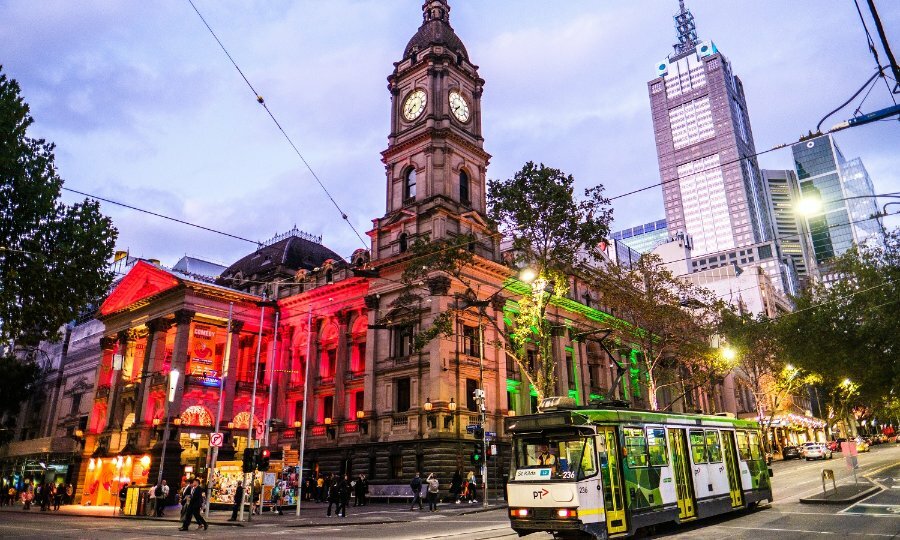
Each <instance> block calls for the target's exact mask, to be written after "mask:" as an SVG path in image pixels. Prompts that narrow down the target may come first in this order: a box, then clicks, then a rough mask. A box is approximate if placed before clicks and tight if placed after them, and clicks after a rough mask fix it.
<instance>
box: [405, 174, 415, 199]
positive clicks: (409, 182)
mask: <svg viewBox="0 0 900 540" xmlns="http://www.w3.org/2000/svg"><path fill="white" fill-rule="evenodd" d="M415 196H416V170H415V169H414V168H412V167H410V169H409V170H407V171H406V175H404V178H403V200H404V201H405V200H406V199H413V198H415Z"/></svg>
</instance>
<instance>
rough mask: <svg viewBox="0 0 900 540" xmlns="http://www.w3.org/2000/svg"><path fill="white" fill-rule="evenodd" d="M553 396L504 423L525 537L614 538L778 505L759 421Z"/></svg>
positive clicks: (519, 528)
mask: <svg viewBox="0 0 900 540" xmlns="http://www.w3.org/2000/svg"><path fill="white" fill-rule="evenodd" d="M619 405H623V406H615V405H602V404H601V405H599V406H597V407H593V406H591V407H576V406H575V402H574V400H572V399H571V398H567V397H562V398H547V399H545V400H544V401H543V402H542V403H541V407H540V408H539V410H540V411H541V412H540V413H538V414H533V415H525V416H515V417H510V418H507V419H505V427H506V432H507V433H508V434H510V435H512V463H511V465H510V472H509V482H508V484H507V501H508V505H509V519H510V523H511V527H512V529H513V530H514V531H516V532H517V533H518V534H519V536H524V535H527V534H530V533H533V532H538V531H545V532H550V533H553V534H554V536H556V537H562V538H568V537H595V538H616V537H624V536H632V535H634V534H635V532H637V531H638V529H641V528H648V527H652V526H653V525H656V524H659V523H664V522H670V521H674V522H677V523H682V522H686V521H692V520H695V519H700V518H706V517H709V516H714V515H717V514H723V513H726V512H732V511H735V510H739V509H742V508H748V507H754V506H756V505H757V504H758V503H759V502H761V501H763V500H766V501H769V502H771V501H772V486H771V483H770V480H769V477H770V476H771V474H772V472H771V469H769V468H768V465H767V463H766V458H765V452H764V451H763V448H762V445H761V442H762V441H761V434H760V428H759V424H758V423H757V422H755V421H750V420H741V419H735V418H731V417H728V416H718V415H700V414H679V413H663V412H659V411H643V410H633V409H628V408H626V407H624V404H619Z"/></svg>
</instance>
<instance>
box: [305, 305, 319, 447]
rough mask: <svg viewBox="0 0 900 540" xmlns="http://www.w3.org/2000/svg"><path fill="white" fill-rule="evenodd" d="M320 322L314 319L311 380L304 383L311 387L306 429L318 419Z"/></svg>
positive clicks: (308, 397)
mask: <svg viewBox="0 0 900 540" xmlns="http://www.w3.org/2000/svg"><path fill="white" fill-rule="evenodd" d="M319 320H320V319H319V318H317V317H313V319H312V326H311V327H310V329H309V339H310V344H308V345H307V347H308V348H307V351H308V352H309V354H308V356H307V358H306V361H307V362H311V363H310V364H309V378H308V379H306V380H304V382H303V383H304V384H308V385H309V391H308V392H306V398H307V399H308V400H309V403H308V404H307V405H306V418H304V419H303V425H304V429H306V427H305V426H312V425H313V423H314V422H315V418H316V406H317V404H316V387H317V385H316V381H317V380H318V378H319V360H318V359H319V332H318V331H317V329H318V328H319ZM304 373H305V371H304Z"/></svg>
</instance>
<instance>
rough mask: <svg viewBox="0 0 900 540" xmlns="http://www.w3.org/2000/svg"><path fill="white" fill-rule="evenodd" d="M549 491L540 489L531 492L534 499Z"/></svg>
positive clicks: (541, 497)
mask: <svg viewBox="0 0 900 540" xmlns="http://www.w3.org/2000/svg"><path fill="white" fill-rule="evenodd" d="M548 493H550V492H549V491H547V490H546V489H542V490H540V491H532V492H531V494H532V496H533V497H534V498H535V499H543V498H544V496H545V495H547V494H548Z"/></svg>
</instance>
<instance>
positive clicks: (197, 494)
mask: <svg viewBox="0 0 900 540" xmlns="http://www.w3.org/2000/svg"><path fill="white" fill-rule="evenodd" d="M187 489H188V491H187V493H188V495H187V501H186V503H187V512H186V513H185V518H184V522H183V523H182V525H181V528H180V529H178V530H179V531H186V530H188V529H189V528H190V526H191V518H194V519H195V520H197V525H198V527H197V528H198V529H199V528H200V527H203V529H204V530H206V529H208V528H209V523H207V522H206V520H205V519H203V516H202V515H201V514H200V509H201V508H203V499H204V498H205V494H204V492H203V488H201V487H200V480H197V479H196V478H194V480H193V481H192V482H191V486H190V487H189V488H187ZM182 504H185V503H182Z"/></svg>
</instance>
